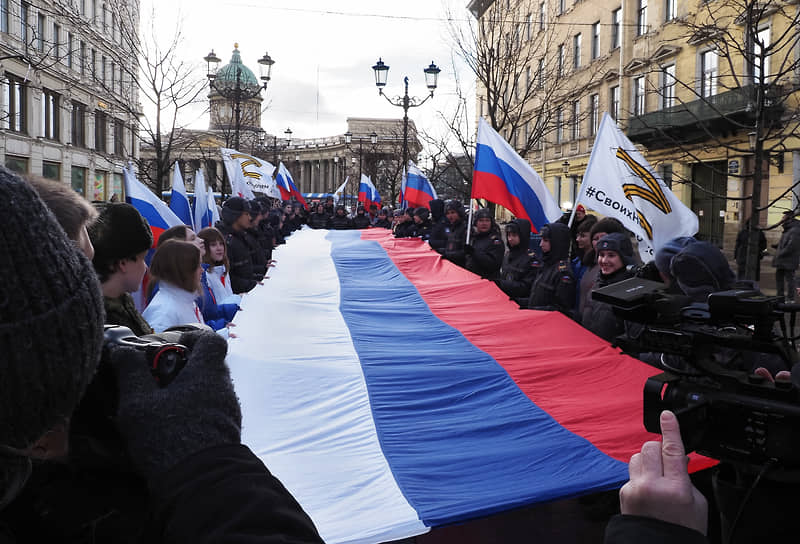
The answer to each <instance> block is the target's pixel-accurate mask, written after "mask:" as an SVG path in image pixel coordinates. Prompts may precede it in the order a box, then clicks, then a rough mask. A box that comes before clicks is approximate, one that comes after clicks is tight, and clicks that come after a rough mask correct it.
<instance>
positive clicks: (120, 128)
mask: <svg viewBox="0 0 800 544" xmlns="http://www.w3.org/2000/svg"><path fill="white" fill-rule="evenodd" d="M114 155H116V156H117V157H124V156H125V123H123V122H122V121H120V120H119V119H114Z"/></svg>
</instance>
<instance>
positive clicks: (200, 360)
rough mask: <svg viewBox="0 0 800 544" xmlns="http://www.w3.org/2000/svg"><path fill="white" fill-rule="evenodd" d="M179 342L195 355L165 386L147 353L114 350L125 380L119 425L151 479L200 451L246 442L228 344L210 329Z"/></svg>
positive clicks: (134, 458) (135, 459)
mask: <svg viewBox="0 0 800 544" xmlns="http://www.w3.org/2000/svg"><path fill="white" fill-rule="evenodd" d="M179 342H180V343H181V344H183V345H184V346H186V347H187V348H189V350H190V351H191V353H190V355H189V360H188V361H187V363H186V366H185V367H184V368H183V370H181V372H180V373H179V374H178V375H177V376H176V377H175V379H174V380H173V381H172V383H170V384H169V386H167V387H163V388H162V387H159V386H158V384H157V382H156V380H155V379H154V378H153V376H152V374H151V373H150V370H149V368H148V367H147V364H146V362H145V358H144V354H143V352H141V351H139V350H136V349H133V348H127V347H119V348H116V349H115V350H114V351H113V352H112V354H111V363H112V365H113V366H114V368H115V370H116V374H117V383H118V385H119V409H118V412H117V425H118V427H119V430H120V432H121V433H122V436H123V437H124V439H125V441H126V443H127V446H128V451H129V453H130V456H131V459H132V461H133V463H134V464H135V465H136V466H137V468H138V469H139V470H140V471H141V472H142V474H143V475H144V476H145V478H147V480H148V481H149V482H153V480H154V479H156V478H158V477H159V476H160V475H162V474H164V473H166V472H167V471H168V470H169V469H171V468H172V467H173V466H175V465H177V464H178V463H180V461H181V460H183V459H184V458H186V457H189V456H190V455H192V454H194V453H197V452H199V451H201V450H204V449H207V448H210V447H213V446H219V445H223V444H239V443H240V442H241V426H242V412H241V408H240V407H239V401H238V399H237V398H236V394H235V393H234V390H233V383H232V382H231V377H230V372H229V370H228V366H227V365H226V364H225V355H226V353H227V351H228V343H227V342H226V341H225V339H224V338H222V337H221V336H219V335H218V334H216V333H214V332H210V331H192V332H187V333H184V334H182V335H181V337H180V340H179Z"/></svg>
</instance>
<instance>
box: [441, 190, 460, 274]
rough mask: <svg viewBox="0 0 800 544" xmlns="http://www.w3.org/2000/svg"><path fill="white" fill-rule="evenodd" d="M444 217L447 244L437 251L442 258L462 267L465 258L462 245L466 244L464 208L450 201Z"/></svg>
mask: <svg viewBox="0 0 800 544" xmlns="http://www.w3.org/2000/svg"><path fill="white" fill-rule="evenodd" d="M444 214H445V217H446V218H447V228H446V229H445V233H446V234H447V242H446V243H445V245H444V247H443V248H441V249H437V250H436V251H438V252H439V253H441V254H442V255H444V258H445V259H447V260H448V261H450V262H451V263H455V264H457V265H458V266H461V267H463V266H464V265H465V264H466V261H467V256H466V254H465V253H464V244H466V243H467V222H466V214H465V213H464V206H463V205H462V204H461V202H459V201H458V200H451V201H450V202H448V203H447V205H446V206H445V212H444Z"/></svg>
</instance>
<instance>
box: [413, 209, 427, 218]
mask: <svg viewBox="0 0 800 544" xmlns="http://www.w3.org/2000/svg"><path fill="white" fill-rule="evenodd" d="M414 215H416V216H417V217H419V218H421V219H422V220H423V221H427V220H428V217H430V215H431V212H429V211H428V208H417V209H416V210H414Z"/></svg>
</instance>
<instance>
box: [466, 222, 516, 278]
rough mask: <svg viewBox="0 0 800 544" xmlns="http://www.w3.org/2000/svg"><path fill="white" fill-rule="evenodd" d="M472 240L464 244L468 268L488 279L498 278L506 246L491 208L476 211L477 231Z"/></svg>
mask: <svg viewBox="0 0 800 544" xmlns="http://www.w3.org/2000/svg"><path fill="white" fill-rule="evenodd" d="M471 241H472V243H471V244H467V245H465V246H464V253H465V254H466V256H467V259H466V269H467V270H469V271H470V272H474V273H475V274H478V275H479V276H480V277H482V278H486V279H487V280H495V279H497V278H498V277H499V274H500V267H501V266H502V265H503V255H504V254H505V252H506V246H505V244H503V238H502V237H501V236H500V227H498V226H497V223H495V222H494V217H492V212H491V211H490V210H488V209H486V208H482V209H480V210H478V211H477V212H476V213H475V232H474V236H473V238H472V240H471Z"/></svg>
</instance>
